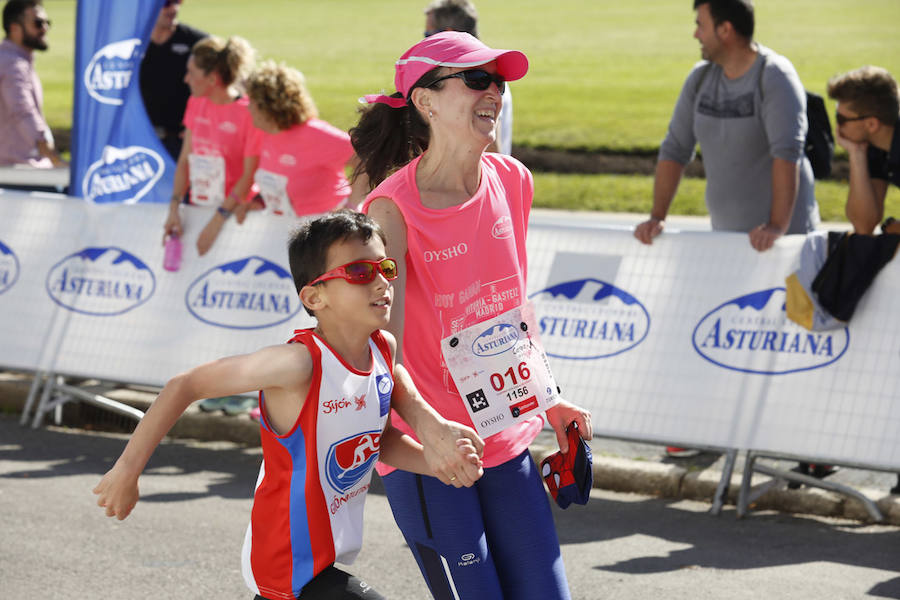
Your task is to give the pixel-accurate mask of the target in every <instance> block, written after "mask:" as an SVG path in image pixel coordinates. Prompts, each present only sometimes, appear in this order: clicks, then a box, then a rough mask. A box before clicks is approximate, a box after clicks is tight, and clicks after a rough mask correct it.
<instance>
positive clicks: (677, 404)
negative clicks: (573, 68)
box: [528, 222, 900, 468]
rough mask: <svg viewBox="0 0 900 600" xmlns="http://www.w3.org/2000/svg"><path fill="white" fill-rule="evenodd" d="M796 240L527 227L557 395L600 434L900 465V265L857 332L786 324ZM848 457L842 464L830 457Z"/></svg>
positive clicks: (876, 289) (873, 294)
mask: <svg viewBox="0 0 900 600" xmlns="http://www.w3.org/2000/svg"><path fill="white" fill-rule="evenodd" d="M803 240H804V238H803V236H788V237H786V238H783V239H781V240H779V241H778V243H777V245H776V246H775V247H774V248H773V249H771V250H769V251H767V252H763V253H759V252H756V251H755V250H753V249H752V248H751V247H750V244H749V242H748V239H747V236H746V234H738V233H712V232H684V233H678V234H666V235H663V236H661V237H659V238H657V240H656V241H655V242H654V243H653V245H652V246H645V245H642V244H640V243H639V242H637V241H636V240H635V239H634V237H633V236H632V233H631V230H630V229H628V230H625V229H618V230H616V229H602V228H597V227H594V228H591V227H579V226H578V225H575V224H573V225H571V226H552V225H547V226H542V225H541V224H540V223H539V222H532V224H531V226H530V229H529V247H528V250H529V252H528V256H529V261H530V262H529V290H530V291H529V296H530V298H531V299H532V301H533V302H534V303H535V306H536V310H537V313H538V323H539V325H540V330H541V337H542V340H543V342H544V347H545V348H546V351H547V353H548V355H549V356H550V362H551V366H552V367H553V373H554V375H555V376H556V379H557V381H558V382H559V384H560V386H561V388H562V393H563V397H564V398H566V399H569V400H571V401H573V402H575V403H576V404H580V405H583V406H587V407H590V408H591V410H592V411H593V422H594V431H595V433H597V434H600V435H609V436H617V437H626V438H635V439H643V440H651V441H659V442H669V443H680V444H683V445H686V446H688V447H689V446H690V445H691V444H692V443H693V444H698V445H699V444H703V445H710V446H721V447H736V448H751V449H756V450H765V451H773V452H781V453H788V454H798V455H805V456H815V457H821V458H829V457H830V458H834V459H836V460H835V462H844V463H857V464H862V465H871V466H883V467H894V468H896V467H900V401H898V395H897V389H900V387H898V386H900V339H898V337H897V335H896V334H897V332H898V331H900V310H897V301H896V299H897V298H898V297H900V261H897V260H894V261H892V262H890V263H888V264H887V265H886V266H885V268H884V269H883V270H882V271H881V273H880V274H879V275H878V277H877V278H876V280H875V282H874V283H873V284H872V287H871V288H870V289H869V291H868V292H867V293H866V295H865V296H863V298H862V300H861V302H860V303H859V305H858V307H857V310H856V313H855V314H854V317H853V320H852V321H851V323H850V325H849V326H848V327H845V328H841V329H837V330H832V331H827V332H810V331H807V330H806V329H804V328H802V327H800V326H798V325H796V324H794V323H793V322H792V321H790V320H788V319H787V318H786V316H785V311H784V302H785V292H784V285H785V283H784V280H785V277H786V276H787V275H789V274H790V273H791V272H792V271H793V270H794V269H795V261H796V260H797V257H798V255H799V250H800V247H801V245H802V243H803ZM837 459H840V460H837Z"/></svg>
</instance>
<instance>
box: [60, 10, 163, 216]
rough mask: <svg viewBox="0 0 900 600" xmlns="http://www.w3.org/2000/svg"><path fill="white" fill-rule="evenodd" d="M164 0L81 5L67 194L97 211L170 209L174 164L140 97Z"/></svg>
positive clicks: (78, 17)
mask: <svg viewBox="0 0 900 600" xmlns="http://www.w3.org/2000/svg"><path fill="white" fill-rule="evenodd" d="M162 5H163V0H132V1H130V2H122V1H121V0H79V2H78V15H77V21H76V27H75V32H76V33H75V109H74V114H73V119H72V163H71V176H70V177H71V179H70V181H69V194H71V195H72V196H78V197H81V198H84V199H85V200H86V201H88V202H93V203H97V204H106V203H123V204H134V203H136V202H168V200H169V195H170V192H171V191H172V184H173V181H174V177H175V163H174V162H173V161H172V159H171V157H170V156H169V154H168V152H166V149H165V147H164V146H163V145H162V142H160V140H159V138H158V137H157V136H156V134H155V132H154V130H153V126H152V125H151V124H150V119H149V118H148V117H147V112H146V110H145V109H144V102H143V100H142V98H141V90H140V77H139V73H140V67H141V59H142V58H143V56H144V52H145V51H146V48H147V44H148V43H149V40H150V32H151V31H152V30H153V25H154V23H155V22H156V17H157V15H158V14H159V10H160V8H162Z"/></svg>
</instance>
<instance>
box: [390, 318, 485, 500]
mask: <svg viewBox="0 0 900 600" xmlns="http://www.w3.org/2000/svg"><path fill="white" fill-rule="evenodd" d="M382 334H384V337H385V339H386V340H387V341H388V344H389V345H390V347H391V355H392V356H396V355H397V352H396V344H397V342H396V340H395V338H394V336H393V335H391V334H390V332H387V331H382ZM391 407H392V408H393V409H394V410H396V411H397V413H398V414H399V415H400V416H401V417H403V420H404V421H406V422H407V423H409V426H410V427H412V428H413V431H415V432H416V435H417V436H418V438H419V440H421V442H422V446H424V453H425V460H426V462H427V463H428V467H429V474H432V475H434V476H435V477H437V478H438V479H440V480H441V482H442V483H445V484H447V485H455V486H457V487H458V485H459V482H461V481H462V482H467V483H464V484H463V485H471V484H472V482H474V481H475V480H477V479H478V478H479V477H481V475H482V474H483V473H484V470H483V467H482V464H481V460H480V457H481V456H482V454H483V452H484V441H483V440H482V439H481V438H480V437H479V436H478V434H477V433H476V432H475V430H474V429H472V428H471V427H467V426H465V425H462V424H460V423H456V422H454V421H448V420H447V419H445V418H444V417H442V416H441V415H440V414H438V412H437V411H436V410H435V409H434V408H432V407H431V405H429V404H428V403H427V402H425V399H424V398H422V396H421V395H420V394H419V392H418V390H416V387H415V384H413V381H412V378H411V377H410V375H409V371H407V370H406V368H405V367H404V366H403V365H402V364H400V363H397V362H395V363H394V392H393V394H392V395H391ZM461 440H468V442H469V443H470V444H471V446H472V447H473V448H474V449H475V452H476V453H477V455H478V457H479V461H478V462H477V463H473V462H472V461H470V460H468V458H467V457H466V455H464V454H462V453H460V452H459V447H460V446H459V445H458V442H459V441H461Z"/></svg>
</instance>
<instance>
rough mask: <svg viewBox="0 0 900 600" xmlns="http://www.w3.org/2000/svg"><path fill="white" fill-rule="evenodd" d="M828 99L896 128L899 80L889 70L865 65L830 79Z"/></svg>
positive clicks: (898, 110) (899, 108)
mask: <svg viewBox="0 0 900 600" xmlns="http://www.w3.org/2000/svg"><path fill="white" fill-rule="evenodd" d="M828 97H829V98H831V99H832V100H837V101H838V102H840V103H845V104H848V105H849V106H850V109H851V110H853V111H854V112H856V113H858V114H860V115H866V116H872V117H875V118H876V119H878V120H879V121H881V122H882V123H884V124H885V125H891V126H893V125H894V124H895V123H896V122H897V119H898V115H900V98H898V91H897V81H896V80H895V79H894V78H893V77H891V74H890V73H888V72H887V70H886V69H883V68H881V67H872V66H865V67H860V68H858V69H855V70H853V71H850V72H848V73H844V74H843V75H836V76H834V77H832V78H831V79H829V80H828Z"/></svg>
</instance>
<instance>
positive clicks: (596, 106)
mask: <svg viewBox="0 0 900 600" xmlns="http://www.w3.org/2000/svg"><path fill="white" fill-rule="evenodd" d="M426 3H427V1H426V0H379V1H378V2H372V1H370V0H330V1H324V2H300V1H297V0H267V1H266V2H263V3H260V4H256V3H252V2H246V1H244V0H187V1H186V2H185V3H184V5H183V6H182V8H181V13H180V15H181V18H182V20H183V21H184V22H186V23H190V24H193V25H196V26H198V27H202V28H204V29H206V30H207V31H209V32H211V33H214V34H217V35H221V36H229V35H236V34H237V35H242V36H244V37H246V38H247V39H248V40H249V41H250V42H251V43H252V44H253V45H254V46H255V47H256V48H257V49H258V50H259V52H260V55H261V56H262V57H269V58H275V59H278V60H284V61H286V62H287V63H289V64H291V65H292V66H295V67H297V68H299V69H300V70H301V71H303V72H304V73H305V74H306V76H307V79H308V82H309V86H310V88H311V91H312V93H313V96H314V97H315V99H316V101H317V103H318V105H319V108H320V110H321V112H322V116H323V118H325V119H326V120H329V121H331V122H332V123H334V124H335V125H338V126H339V127H342V128H348V127H349V126H351V125H352V124H353V123H354V122H355V119H356V114H355V111H356V107H357V103H356V99H357V98H358V97H359V96H361V95H363V94H365V93H370V92H375V91H378V90H380V89H382V88H384V89H386V90H388V91H393V68H392V65H393V61H394V60H396V58H397V57H398V56H399V55H400V53H401V52H403V51H404V50H405V49H406V48H407V47H409V46H410V45H412V44H413V43H415V42H416V41H417V40H418V39H419V38H420V37H421V35H422V30H423V25H424V18H423V16H422V8H423V7H424V5H425V4H426ZM124 4H126V3H125V2H123V5H124ZM476 4H477V5H478V9H479V14H480V22H481V31H480V33H481V37H482V38H483V39H484V40H485V41H486V42H487V43H488V44H489V45H492V46H496V47H501V48H517V49H521V50H523V51H524V52H525V53H526V54H527V55H528V57H529V59H530V61H531V70H530V72H529V74H528V76H526V77H525V79H523V80H522V81H520V82H516V83H515V84H514V85H513V87H512V89H513V93H514V98H515V138H516V143H520V144H526V145H530V146H541V145H549V146H553V147H562V148H590V149H594V148H605V149H613V150H623V149H624V150H631V149H644V150H650V149H653V148H656V147H657V146H658V145H659V142H660V139H661V138H662V136H663V134H664V133H665V129H666V125H667V123H668V119H669V116H670V114H671V110H672V107H673V105H674V102H675V99H676V97H677V95H678V91H679V89H680V87H681V84H682V82H683V81H684V78H685V76H686V75H687V72H688V70H689V69H690V68H691V66H692V65H693V64H694V63H695V62H696V61H697V60H699V50H698V48H699V46H698V44H697V41H696V40H694V39H693V38H692V35H693V28H694V25H693V19H694V13H693V11H692V9H691V5H692V3H691V1H690V0H644V1H642V2H613V1H612V0H598V1H595V2H584V1H583V0H555V1H554V2H546V1H543V0H540V1H539V0H517V1H516V2H500V1H497V0H480V1H478V2H477V3H476ZM45 5H46V7H47V11H48V13H49V14H50V17H51V18H52V19H53V23H54V26H53V30H52V31H51V32H50V37H49V40H50V43H51V44H52V46H53V47H52V48H51V50H50V51H49V52H48V53H46V54H45V55H41V56H38V59H37V68H38V71H39V73H40V74H41V77H42V80H43V81H44V86H45V91H46V110H47V114H48V117H49V120H50V122H51V125H53V126H56V127H60V126H66V125H67V124H68V123H69V121H70V119H71V117H70V113H71V103H72V97H71V96H72V92H71V85H72V68H73V67H72V48H73V44H74V12H75V2H73V1H72V0H45ZM756 12H757V19H756V21H757V24H756V38H757V39H758V40H759V41H760V42H761V43H763V44H765V45H767V46H770V47H772V48H774V49H775V50H777V51H779V52H781V53H783V54H785V55H786V56H788V57H789V58H790V59H791V60H792V61H793V63H794V65H795V66H796V68H797V70H798V72H799V73H800V76H801V78H802V80H803V82H804V84H805V85H806V87H807V88H808V89H810V90H813V91H816V92H819V93H822V92H824V89H825V82H826V81H827V79H828V78H829V77H830V76H832V75H834V74H835V73H838V72H841V71H845V70H848V69H851V68H854V67H857V66H860V65H863V64H877V65H881V66H884V67H886V68H887V69H888V70H890V71H891V72H893V73H895V74H898V75H900V36H898V35H897V32H896V26H897V24H898V23H900V1H898V0H859V1H857V2H847V1H846V0H757V1H756Z"/></svg>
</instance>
